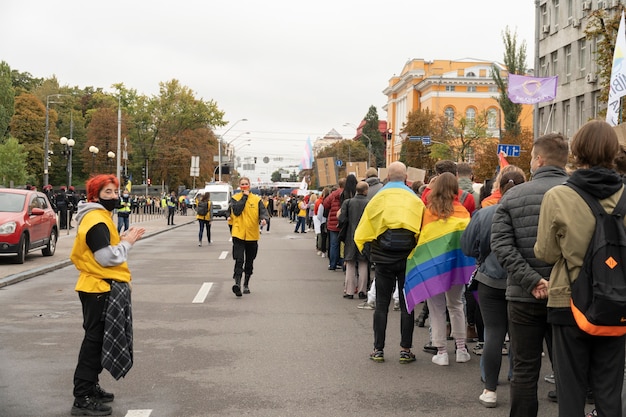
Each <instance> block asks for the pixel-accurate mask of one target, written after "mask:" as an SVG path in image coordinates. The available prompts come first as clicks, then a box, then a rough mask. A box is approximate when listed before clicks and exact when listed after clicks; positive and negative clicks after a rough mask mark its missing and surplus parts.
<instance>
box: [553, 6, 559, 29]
mask: <svg viewBox="0 0 626 417" xmlns="http://www.w3.org/2000/svg"><path fill="white" fill-rule="evenodd" d="M552 7H553V8H554V30H555V31H557V30H559V17H560V16H559V0H552Z"/></svg>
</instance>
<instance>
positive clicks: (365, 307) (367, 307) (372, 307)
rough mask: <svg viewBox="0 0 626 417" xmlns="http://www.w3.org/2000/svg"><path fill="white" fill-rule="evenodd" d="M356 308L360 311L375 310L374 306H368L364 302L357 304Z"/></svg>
mask: <svg viewBox="0 0 626 417" xmlns="http://www.w3.org/2000/svg"><path fill="white" fill-rule="evenodd" d="M356 308H360V309H362V310H374V309H376V307H375V306H374V304H370V303H368V302H367V301H365V302H364V303H361V304H359V305H358V306H356Z"/></svg>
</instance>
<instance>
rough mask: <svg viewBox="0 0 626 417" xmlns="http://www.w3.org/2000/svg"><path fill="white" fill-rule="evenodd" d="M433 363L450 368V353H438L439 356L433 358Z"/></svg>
mask: <svg viewBox="0 0 626 417" xmlns="http://www.w3.org/2000/svg"><path fill="white" fill-rule="evenodd" d="M432 361H433V363H434V364H436V365H441V366H448V365H449V364H450V360H449V359H448V352H443V353H442V352H437V354H436V355H434V356H433V359H432Z"/></svg>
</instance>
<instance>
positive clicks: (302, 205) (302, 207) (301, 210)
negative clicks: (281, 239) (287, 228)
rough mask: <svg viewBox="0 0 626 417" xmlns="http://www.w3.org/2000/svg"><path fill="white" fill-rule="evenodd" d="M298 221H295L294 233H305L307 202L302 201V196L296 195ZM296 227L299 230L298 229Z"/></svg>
mask: <svg viewBox="0 0 626 417" xmlns="http://www.w3.org/2000/svg"><path fill="white" fill-rule="evenodd" d="M297 204H298V211H297V213H298V221H297V222H296V228H295V229H294V231H293V232H294V233H306V230H304V227H305V226H306V216H307V212H308V204H307V203H306V202H305V201H304V196H302V195H299V196H298V203H297ZM298 228H300V230H299V231H298Z"/></svg>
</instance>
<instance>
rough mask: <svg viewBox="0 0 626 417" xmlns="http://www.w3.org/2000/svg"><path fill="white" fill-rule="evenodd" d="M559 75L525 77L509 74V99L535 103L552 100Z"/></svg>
mask: <svg viewBox="0 0 626 417" xmlns="http://www.w3.org/2000/svg"><path fill="white" fill-rule="evenodd" d="M558 79H559V77H558V76H556V75H555V76H554V77H547V78H537V77H526V76H524V75H516V74H509V89H508V92H507V93H508V96H509V100H511V101H512V102H513V103H518V104H536V103H541V102H543V101H550V100H554V98H555V97H556V84H557V81H558Z"/></svg>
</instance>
